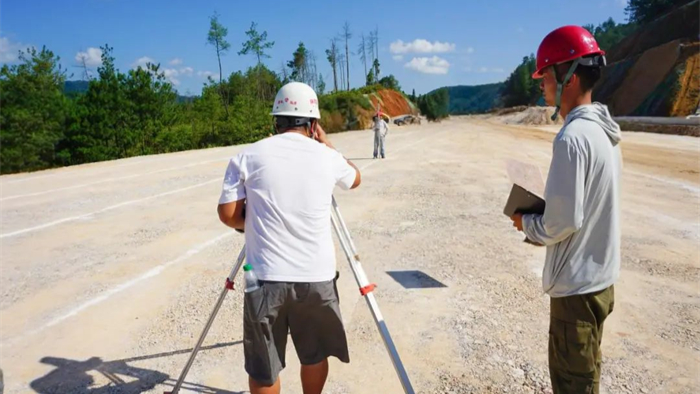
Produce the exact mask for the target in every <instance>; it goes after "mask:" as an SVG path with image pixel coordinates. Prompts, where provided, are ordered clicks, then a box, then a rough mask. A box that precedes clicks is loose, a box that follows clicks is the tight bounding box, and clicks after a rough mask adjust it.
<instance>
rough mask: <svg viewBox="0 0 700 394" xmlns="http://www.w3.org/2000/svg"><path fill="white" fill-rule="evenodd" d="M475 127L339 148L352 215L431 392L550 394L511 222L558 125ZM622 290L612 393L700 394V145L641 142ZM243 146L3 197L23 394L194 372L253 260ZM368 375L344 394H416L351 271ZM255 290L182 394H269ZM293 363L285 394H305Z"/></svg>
mask: <svg viewBox="0 0 700 394" xmlns="http://www.w3.org/2000/svg"><path fill="white" fill-rule="evenodd" d="M538 127H540V128H534V127H527V126H521V125H504V124H499V123H497V122H496V121H495V120H494V119H490V120H487V119H483V118H476V117H454V118H452V119H449V120H446V121H443V122H442V123H439V124H427V123H424V124H423V125H422V126H406V127H401V128H399V127H393V128H392V130H391V131H390V133H389V136H388V139H387V159H385V160H372V159H371V157H372V144H373V137H372V134H371V132H370V131H358V132H348V133H342V134H335V135H332V136H331V139H332V141H333V142H334V144H335V145H336V146H337V147H338V148H339V149H340V150H341V151H342V152H343V153H344V154H345V155H346V156H347V157H349V158H351V159H353V160H354V161H355V163H356V164H357V165H358V167H359V168H361V169H362V175H363V182H362V186H361V187H360V188H359V189H357V190H354V191H350V192H342V191H338V192H337V193H336V197H337V199H338V202H339V204H340V207H341V210H342V212H343V214H344V217H345V219H346V221H347V224H348V227H349V229H350V232H351V233H352V235H353V237H354V240H355V243H356V244H357V247H358V249H359V252H360V255H361V257H362V260H363V265H364V268H365V270H366V271H367V275H368V276H369V278H370V280H372V281H373V282H375V283H377V285H378V288H377V290H376V291H375V294H376V297H377V300H378V302H379V305H380V307H381V309H382V312H383V313H384V316H385V318H386V322H387V324H388V327H389V329H390V330H391V333H392V335H393V337H394V340H395V342H396V345H397V347H398V350H399V352H400V353H401V356H402V358H403V361H404V363H405V366H406V369H407V370H408V372H409V375H410V376H411V379H412V381H413V385H414V387H415V389H416V392H417V393H460V394H462V393H546V392H550V390H549V388H548V387H549V377H548V376H549V375H548V369H547V340H548V324H549V317H548V312H549V299H548V297H547V296H546V295H544V294H543V293H542V288H541V270H542V265H543V262H544V255H545V250H544V249H543V248H537V247H533V246H530V245H527V244H525V243H523V235H522V234H519V233H517V232H516V231H515V229H513V228H512V223H511V221H510V220H509V219H508V218H507V217H505V216H504V215H503V214H502V209H503V205H504V204H505V201H506V198H507V195H508V192H509V191H510V187H511V184H510V182H509V180H508V178H507V175H506V161H507V160H509V159H515V160H520V161H523V162H529V163H534V164H537V165H538V166H539V167H540V168H541V169H542V171H543V173H544V174H545V175H546V171H547V169H548V164H549V160H550V157H551V141H552V139H553V137H554V131H555V130H556V126H538ZM623 138H624V141H623V145H622V146H623V154H624V160H625V164H624V178H623V180H622V182H623V195H622V220H623V223H622V225H623V226H622V242H623V243H622V273H621V277H620V280H619V282H618V283H617V284H616V289H615V296H616V300H615V309H614V312H613V314H612V315H611V316H610V318H609V319H608V321H606V323H605V334H604V338H603V354H604V364H603V378H602V386H603V388H602V390H601V392H602V393H610V394H612V393H615V394H617V393H635V394H637V393H659V394H661V393H663V394H669V393H679V394H681V393H683V394H692V393H698V392H700V381H699V379H700V378H699V376H700V289H699V281H700V139H697V138H692V137H684V136H670V135H654V134H645V133H625V134H624V137H623ZM241 149H242V147H237V146H235V147H226V148H216V149H208V150H200V151H190V152H181V153H175V154H168V155H157V156H149V157H136V158H131V159H125V160H118V161H113V162H105V163H95V164H90V165H83V166H78V167H72V168H64V169H57V170H51V171H45V172H39V173H32V174H21V175H15V176H4V177H1V178H0V187H1V188H2V195H1V197H0V203H1V213H2V221H1V225H0V246H1V252H0V253H1V254H0V259H1V261H2V275H1V279H0V287H1V289H2V290H1V292H2V298H1V300H0V311H1V312H2V321H1V323H0V327H1V332H0V339H1V341H2V347H1V348H0V351H1V356H0V368H2V370H3V372H4V381H5V393H9V394H14V393H28V392H29V393H31V392H37V393H93V394H97V393H99V394H104V393H141V392H145V393H161V392H163V391H167V390H170V389H171V388H172V386H173V384H174V381H175V380H176V379H177V376H178V374H179V373H180V370H181V368H182V367H183V366H184V364H185V361H186V359H187V356H188V354H189V349H191V348H192V346H193V345H194V343H195V341H196V338H197V337H198V335H199V333H200V331H201V329H202V328H203V326H204V323H205V322H206V320H207V317H208V316H209V314H210V312H211V309H212V307H213V304H214V302H215V300H216V298H217V296H218V294H219V292H220V290H221V288H222V286H223V284H224V279H225V277H226V276H227V275H228V272H229V270H230V268H231V267H232V265H233V262H234V259H235V257H236V255H237V254H238V251H239V250H240V248H241V246H242V245H243V236H242V235H240V234H237V233H235V232H234V231H232V230H229V229H227V228H225V227H224V226H223V225H222V224H221V223H219V221H218V217H217V215H216V204H217V201H218V197H219V192H220V187H221V181H222V177H223V174H224V171H225V168H226V164H227V159H228V158H229V157H231V156H232V155H234V154H235V153H237V152H239V151H240V150H241ZM337 264H338V268H339V270H340V273H341V275H340V281H339V293H340V298H341V303H340V306H341V310H342V314H343V318H344V321H345V324H346V328H347V332H348V339H349V346H350V358H351V363H350V364H342V363H340V362H338V361H337V360H335V359H334V360H333V361H332V362H331V372H330V377H329V380H328V384H327V389H326V390H325V392H326V393H329V394H346V393H352V394H371V393H387V394H388V393H401V392H402V389H401V386H400V384H399V381H398V379H397V378H396V375H395V373H394V371H393V368H392V365H391V363H390V360H389V357H388V356H387V353H386V351H385V349H384V346H383V344H382V341H381V338H380V336H379V334H378V331H377V330H376V328H375V325H374V322H373V320H372V317H371V314H370V312H369V310H368V308H367V305H366V303H365V302H364V300H363V299H362V298H361V296H360V294H359V292H358V290H357V285H356V283H355V280H354V278H353V276H352V274H351V272H350V270H349V267H348V264H347V262H346V261H345V259H344V256H343V254H342V252H341V251H340V250H339V249H338V251H337ZM241 315H242V291H241V290H236V291H233V292H230V294H229V296H228V297H227V299H226V301H225V303H224V305H223V308H222V310H221V312H220V314H219V316H218V318H217V319H216V321H215V323H214V326H213V327H212V329H211V332H210V334H209V336H208V337H207V339H206V341H205V348H204V350H202V352H201V353H200V355H199V357H198V358H197V360H196V362H195V364H194V366H193V367H192V370H191V371H190V373H189V376H188V377H187V380H186V384H185V390H183V391H182V392H190V393H191V392H196V393H208V394H213V393H219V394H224V393H227V394H235V393H245V392H247V377H246V374H245V371H244V369H243V347H242V343H241V340H242V316H241ZM298 367H299V363H298V361H297V359H296V355H295V352H294V349H293V345H292V343H291V341H290V342H289V346H288V352H287V368H286V369H285V370H284V371H283V373H282V375H281V378H282V384H283V392H285V393H301V389H300V384H299V377H298V375H299V373H298Z"/></svg>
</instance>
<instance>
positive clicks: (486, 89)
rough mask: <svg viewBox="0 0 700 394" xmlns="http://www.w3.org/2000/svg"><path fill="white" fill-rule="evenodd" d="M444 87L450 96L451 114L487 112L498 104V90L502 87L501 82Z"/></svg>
mask: <svg viewBox="0 0 700 394" xmlns="http://www.w3.org/2000/svg"><path fill="white" fill-rule="evenodd" d="M446 88H447V91H448V93H449V96H450V104H449V112H450V114H451V115H463V114H475V113H483V112H488V111H490V110H492V109H493V108H496V107H498V106H499V105H500V95H499V91H500V90H501V89H502V88H503V82H499V83H491V84H488V85H476V86H463V85H460V86H447V87H446ZM431 93H432V92H431Z"/></svg>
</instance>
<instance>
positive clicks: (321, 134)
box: [316, 123, 362, 189]
mask: <svg viewBox="0 0 700 394" xmlns="http://www.w3.org/2000/svg"><path fill="white" fill-rule="evenodd" d="M316 141H318V142H320V143H322V144H324V145H326V146H327V147H329V148H331V149H333V150H335V151H337V149H335V146H333V144H331V141H330V140H329V139H328V135H327V134H326V131H325V130H323V127H321V124H320V123H316ZM345 160H346V161H347V162H348V164H349V165H350V166H351V167H352V168H353V169H355V181H354V182H353V183H352V186H351V187H350V189H355V188H357V187H358V186H360V183H362V175H361V174H360V170H359V169H358V168H357V166H356V165H355V163H353V162H352V161H350V160H348V159H345Z"/></svg>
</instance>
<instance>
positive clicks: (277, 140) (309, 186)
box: [219, 132, 355, 282]
mask: <svg viewBox="0 0 700 394" xmlns="http://www.w3.org/2000/svg"><path fill="white" fill-rule="evenodd" d="M354 181H355V169H354V168H352V167H351V166H350V165H349V164H348V162H347V161H346V160H345V159H344V158H343V156H342V155H341V154H340V153H339V152H337V151H335V150H333V149H330V148H329V147H327V146H326V145H324V144H321V143H319V142H317V141H314V140H312V139H311V138H308V137H305V136H303V135H301V134H298V133H293V132H288V133H284V134H280V135H275V136H273V137H269V138H266V139H264V140H262V141H258V142H257V143H255V144H253V145H251V146H250V147H248V148H247V149H245V150H243V151H242V152H241V153H239V154H238V155H236V156H235V157H234V158H232V159H231V161H230V162H229V164H228V168H227V169H226V176H225V177H224V185H223V190H222V191H221V198H220V199H219V204H226V203H229V202H233V201H238V200H242V199H244V198H245V199H246V218H245V240H246V256H247V262H248V263H249V264H250V265H251V266H252V267H253V270H254V271H255V274H256V275H257V276H258V278H259V279H261V280H269V281H280V282H321V281H326V280H331V279H333V278H334V277H335V248H334V246H333V239H332V234H331V198H332V195H333V188H334V187H335V186H336V185H338V186H340V187H341V188H343V189H345V190H347V189H350V187H352V184H353V183H354Z"/></svg>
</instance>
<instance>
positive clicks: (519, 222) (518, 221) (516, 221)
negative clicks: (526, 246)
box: [510, 213, 523, 231]
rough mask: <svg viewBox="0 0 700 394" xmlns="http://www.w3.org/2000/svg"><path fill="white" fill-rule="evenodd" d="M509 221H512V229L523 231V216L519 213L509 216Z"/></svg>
mask: <svg viewBox="0 0 700 394" xmlns="http://www.w3.org/2000/svg"><path fill="white" fill-rule="evenodd" d="M510 220H512V221H513V227H515V228H516V229H518V231H523V215H522V214H521V213H516V214H515V215H513V216H511V217H510Z"/></svg>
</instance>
